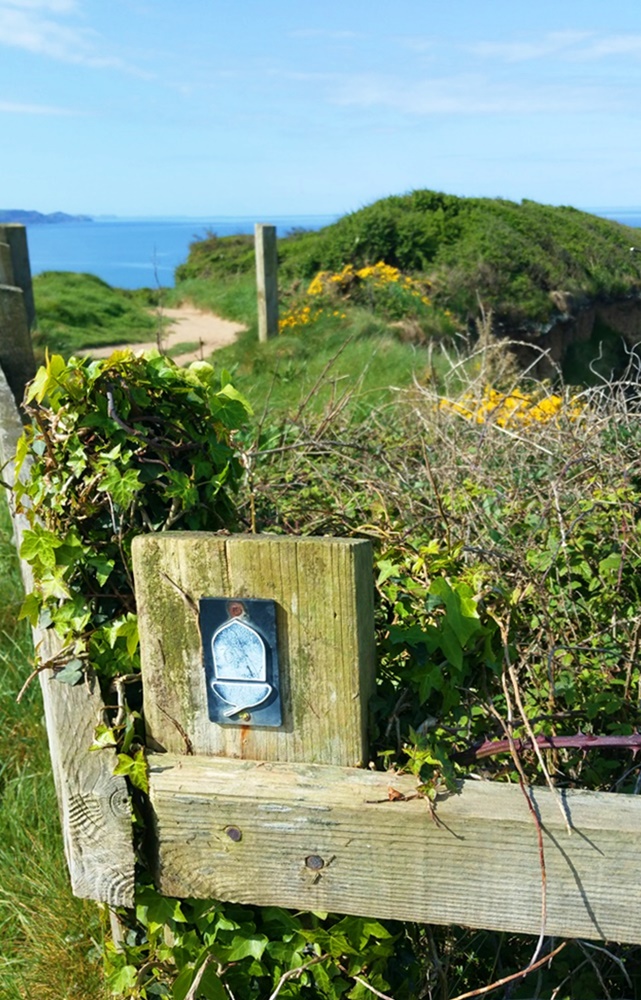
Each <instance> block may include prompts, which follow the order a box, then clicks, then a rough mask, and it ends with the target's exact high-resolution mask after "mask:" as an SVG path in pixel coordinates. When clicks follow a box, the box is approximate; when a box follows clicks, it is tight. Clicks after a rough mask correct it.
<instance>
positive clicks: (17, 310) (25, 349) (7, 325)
mask: <svg viewBox="0 0 641 1000" xmlns="http://www.w3.org/2000/svg"><path fill="white" fill-rule="evenodd" d="M0 367H1V368H2V370H3V371H4V374H5V377H6V379H7V382H8V383H9V386H10V387H11V392H12V393H13V398H14V399H15V401H16V404H17V405H19V404H20V403H21V402H22V397H23V395H24V387H25V385H26V384H27V382H30V381H31V379H32V378H33V377H34V375H35V374H36V361H35V358H34V356H33V345H32V343H31V335H30V333H29V326H28V322H27V310H26V307H25V300H24V293H23V291H22V289H21V288H17V287H16V286H14V285H3V284H0Z"/></svg>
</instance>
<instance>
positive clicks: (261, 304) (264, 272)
mask: <svg viewBox="0 0 641 1000" xmlns="http://www.w3.org/2000/svg"><path fill="white" fill-rule="evenodd" d="M254 234H255V235H254V241H255V248H256V289H257V293H258V339H259V340H260V341H266V340H269V338H270V337H275V336H277V334H278V250H277V244H276V226H266V225H263V224H261V223H256V226H255V227H254Z"/></svg>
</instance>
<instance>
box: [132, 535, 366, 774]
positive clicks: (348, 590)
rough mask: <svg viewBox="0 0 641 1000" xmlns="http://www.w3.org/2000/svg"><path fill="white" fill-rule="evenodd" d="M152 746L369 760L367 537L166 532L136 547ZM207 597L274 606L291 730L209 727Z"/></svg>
mask: <svg viewBox="0 0 641 1000" xmlns="http://www.w3.org/2000/svg"><path fill="white" fill-rule="evenodd" d="M133 561H134V574H135V581H136V598H137V606H138V623H139V629H140V643H141V656H142V670H143V684H144V691H145V723H146V726H147V734H148V742H149V745H150V746H151V747H152V748H156V749H158V748H162V749H164V750H168V751H172V752H175V753H181V752H182V753H184V752H185V751H186V749H187V739H188V740H189V745H190V747H191V749H193V752H194V753H196V754H221V755H223V756H226V757H240V758H248V759H253V760H281V761H311V762H314V763H328V764H329V763H332V764H341V765H346V766H356V765H358V764H361V763H362V762H364V761H365V760H366V753H367V747H366V729H367V716H368V701H369V697H370V695H371V693H372V691H373V686H374V657H375V650H374V608H373V583H372V554H371V547H370V543H369V542H367V541H361V540H354V539H343V538H291V537H283V536H276V535H273V536H270V535H253V536H252V535H231V536H224V535H216V534H211V533H208V532H167V533H164V534H156V535H141V536H139V537H138V538H136V539H135V540H134V544H133ZM201 597H245V598H251V597H254V598H269V599H272V600H274V601H275V602H276V605H277V607H276V625H277V631H278V637H279V640H278V641H279V662H280V674H281V682H282V687H283V709H284V717H283V726H282V727H281V728H279V729H259V728H256V729H252V728H251V727H248V726H242V725H238V726H219V725H217V724H215V723H212V722H210V720H209V716H208V711H207V691H206V687H205V673H204V668H203V658H202V644H201V638H200V633H199V629H198V614H197V609H198V601H199V599H200V598H201Z"/></svg>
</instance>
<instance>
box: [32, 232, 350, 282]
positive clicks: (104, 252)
mask: <svg viewBox="0 0 641 1000" xmlns="http://www.w3.org/2000/svg"><path fill="white" fill-rule="evenodd" d="M337 218H338V216H337V215H290V216H278V217H276V218H273V217H272V218H270V217H266V218H260V219H254V218H241V217H236V218H226V217H220V218H216V217H212V218H117V219H114V218H109V219H94V220H92V221H91V222H64V223H55V224H51V223H49V224H40V225H32V226H27V243H28V246H29V258H30V261H31V273H32V274H34V275H35V274H41V273H42V272H43V271H77V272H84V273H88V274H95V275H97V276H98V277H99V278H102V280H103V281H106V282H107V283H108V284H110V285H114V286H116V287H118V288H157V287H158V286H163V287H165V288H167V287H172V286H173V284H174V271H175V269H176V267H177V266H178V265H179V264H182V263H183V262H184V261H185V260H186V259H187V256H188V254H189V245H190V243H193V242H194V240H201V239H204V237H205V236H207V235H208V234H211V233H215V234H216V235H217V236H232V235H235V234H237V233H253V232H254V223H255V222H261V223H265V224H268V225H272V226H276V234H277V236H286V235H287V233H290V232H292V231H293V230H296V229H311V230H317V229H321V228H322V227H323V226H327V225H329V224H330V223H331V222H335V221H336V219H337Z"/></svg>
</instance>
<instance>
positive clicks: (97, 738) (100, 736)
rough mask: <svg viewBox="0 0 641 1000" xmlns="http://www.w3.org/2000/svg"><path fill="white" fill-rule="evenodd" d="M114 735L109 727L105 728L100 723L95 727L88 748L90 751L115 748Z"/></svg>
mask: <svg viewBox="0 0 641 1000" xmlns="http://www.w3.org/2000/svg"><path fill="white" fill-rule="evenodd" d="M117 742H118V741H117V740H116V734H115V733H114V731H113V729H112V728H111V727H110V726H106V725H105V724H104V722H101V723H100V724H99V725H98V726H96V730H95V732H94V736H93V743H92V744H91V746H90V747H89V749H90V750H104V749H105V747H115V746H116V745H117Z"/></svg>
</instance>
